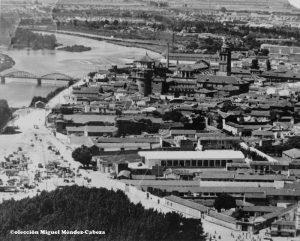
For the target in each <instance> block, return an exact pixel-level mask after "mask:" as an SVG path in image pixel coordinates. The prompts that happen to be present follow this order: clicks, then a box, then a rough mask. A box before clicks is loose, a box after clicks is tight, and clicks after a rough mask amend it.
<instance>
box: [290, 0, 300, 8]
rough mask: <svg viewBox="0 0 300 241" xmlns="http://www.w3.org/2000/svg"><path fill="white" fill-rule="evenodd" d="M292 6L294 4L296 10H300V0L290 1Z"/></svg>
mask: <svg viewBox="0 0 300 241" xmlns="http://www.w3.org/2000/svg"><path fill="white" fill-rule="evenodd" d="M289 2H290V4H292V5H293V6H294V7H296V8H300V0H289Z"/></svg>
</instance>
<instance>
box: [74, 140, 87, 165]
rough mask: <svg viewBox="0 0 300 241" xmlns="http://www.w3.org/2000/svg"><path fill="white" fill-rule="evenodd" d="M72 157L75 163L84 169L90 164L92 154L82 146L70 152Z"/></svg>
mask: <svg viewBox="0 0 300 241" xmlns="http://www.w3.org/2000/svg"><path fill="white" fill-rule="evenodd" d="M72 157H73V159H74V160H75V161H77V162H80V163H81V164H82V165H83V166H84V167H88V166H89V165H90V164H91V160H92V154H91V151H90V150H89V148H88V147H87V146H84V145H82V146H81V147H79V148H76V149H75V150H74V151H73V152H72Z"/></svg>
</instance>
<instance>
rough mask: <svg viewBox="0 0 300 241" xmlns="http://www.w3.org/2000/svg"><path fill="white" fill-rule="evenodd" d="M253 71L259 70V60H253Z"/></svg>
mask: <svg viewBox="0 0 300 241" xmlns="http://www.w3.org/2000/svg"><path fill="white" fill-rule="evenodd" d="M251 69H259V64H258V59H252V63H251Z"/></svg>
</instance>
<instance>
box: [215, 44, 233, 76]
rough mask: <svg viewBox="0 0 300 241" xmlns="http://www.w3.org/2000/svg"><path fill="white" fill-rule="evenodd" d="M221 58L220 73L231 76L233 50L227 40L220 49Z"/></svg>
mask: <svg viewBox="0 0 300 241" xmlns="http://www.w3.org/2000/svg"><path fill="white" fill-rule="evenodd" d="M219 55H220V59H219V66H220V69H219V73H218V74H219V75H222V76H230V75H231V50H230V48H229V46H228V45H227V43H226V41H224V43H223V45H222V48H221V51H220V54H219Z"/></svg>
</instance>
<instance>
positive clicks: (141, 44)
mask: <svg viewBox="0 0 300 241" xmlns="http://www.w3.org/2000/svg"><path fill="white" fill-rule="evenodd" d="M31 30H32V31H37V32H46V33H58V34H65V35H71V36H77V37H83V38H89V39H94V40H98V41H106V42H107V43H112V44H116V45H119V46H124V47H132V48H140V49H145V50H149V51H152V52H155V53H157V54H163V53H164V52H165V51H166V45H164V44H161V43H160V42H158V41H150V40H149V41H147V40H139V39H124V38H114V37H108V36H103V35H98V34H89V33H87V32H79V31H65V30H39V29H31Z"/></svg>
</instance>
